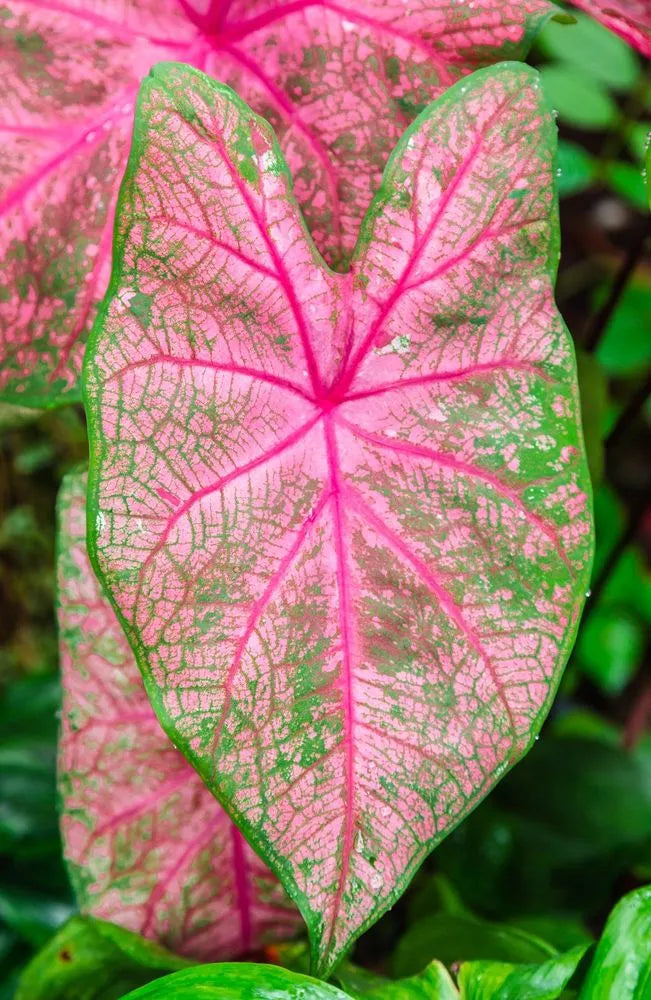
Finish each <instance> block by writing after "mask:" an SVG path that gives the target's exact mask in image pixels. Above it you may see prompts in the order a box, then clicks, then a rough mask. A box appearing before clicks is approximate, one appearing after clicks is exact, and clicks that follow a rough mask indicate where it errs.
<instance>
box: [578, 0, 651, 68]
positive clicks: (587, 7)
mask: <svg viewBox="0 0 651 1000" xmlns="http://www.w3.org/2000/svg"><path fill="white" fill-rule="evenodd" d="M572 3H573V4H574V6H575V7H580V8H581V10H584V11H586V13H588V14H592V16H593V17H594V18H595V19H596V20H597V21H601V23H602V24H604V25H605V26H606V27H607V28H610V30H611V31H614V32H615V34H617V35H620V36H621V37H622V38H623V39H624V40H625V41H627V42H628V44H629V45H632V46H633V48H634V49H637V50H638V51H639V52H641V53H642V55H644V56H646V57H647V58H651V0H572Z"/></svg>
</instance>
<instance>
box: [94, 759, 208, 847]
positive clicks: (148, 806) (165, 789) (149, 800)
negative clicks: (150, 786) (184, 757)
mask: <svg viewBox="0 0 651 1000" xmlns="http://www.w3.org/2000/svg"><path fill="white" fill-rule="evenodd" d="M187 782H188V772H187V770H186V769H185V768H184V769H183V771H182V773H181V774H177V775H176V776H175V777H174V778H170V780H169V781H165V782H164V783H163V784H162V785H159V786H158V788H157V789H156V791H154V792H151V793H150V794H149V795H146V796H145V797H144V798H142V799H141V800H140V801H139V802H137V803H136V804H135V805H133V806H129V808H128V809H123V810H122V812H119V813H116V814H115V815H113V816H111V818H110V819H108V820H107V821H106V823H102V825H101V826H98V827H97V829H96V830H94V831H93V837H92V838H91V839H92V840H96V839H97V838H98V837H103V836H104V835H105V834H106V833H110V831H111V830H114V829H115V828H116V827H117V826H122V825H123V824H124V823H128V822H129V820H132V819H135V818H136V817H137V816H141V815H142V814H143V813H145V812H151V811H152V810H153V808H154V806H155V805H156V804H157V803H158V802H160V801H161V800H162V799H164V798H166V797H167V796H168V795H172V794H173V793H174V792H175V791H177V790H178V789H179V788H181V787H182V786H183V785H186V784H187Z"/></svg>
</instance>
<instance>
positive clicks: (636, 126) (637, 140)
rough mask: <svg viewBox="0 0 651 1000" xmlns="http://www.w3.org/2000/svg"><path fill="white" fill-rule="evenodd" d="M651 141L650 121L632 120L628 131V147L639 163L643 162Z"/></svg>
mask: <svg viewBox="0 0 651 1000" xmlns="http://www.w3.org/2000/svg"><path fill="white" fill-rule="evenodd" d="M650 141H651V122H650V121H646V122H633V123H632V124H631V127H630V129H629V132H628V138H627V143H628V148H629V150H630V152H631V155H632V156H633V157H634V159H636V160H637V161H638V162H639V163H642V164H643V163H644V161H645V159H646V151H647V149H648V147H649V142H650Z"/></svg>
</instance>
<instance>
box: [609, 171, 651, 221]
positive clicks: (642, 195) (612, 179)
mask: <svg viewBox="0 0 651 1000" xmlns="http://www.w3.org/2000/svg"><path fill="white" fill-rule="evenodd" d="M603 176H604V178H605V180H606V181H607V183H608V184H609V185H610V187H611V188H612V189H613V191H614V192H615V193H616V194H618V195H620V197H622V198H624V199H625V200H626V201H628V202H629V204H631V205H633V207H634V208H636V209H637V210H638V211H640V212H646V211H647V207H648V206H647V193H646V185H645V183H644V177H643V176H642V170H641V169H640V167H639V166H637V165H636V164H634V163H625V162H624V161H623V160H615V161H613V162H612V163H606V164H604V166H603Z"/></svg>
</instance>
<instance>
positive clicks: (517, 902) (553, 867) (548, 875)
mask: <svg viewBox="0 0 651 1000" xmlns="http://www.w3.org/2000/svg"><path fill="white" fill-rule="evenodd" d="M565 721H566V717H565V716H562V717H559V722H558V723H555V724H554V727H553V729H552V731H551V734H550V733H548V735H546V736H544V737H543V738H542V739H541V740H540V741H539V743H538V745H537V746H535V747H534V748H533V750H532V751H531V752H530V754H529V755H528V757H527V758H526V760H525V761H523V763H522V764H521V765H519V767H517V768H514V770H513V771H512V772H511V773H510V774H509V775H507V777H506V778H505V779H504V781H503V782H502V784H501V785H500V786H499V787H498V788H497V789H496V791H495V792H494V793H493V795H492V796H491V798H490V800H489V801H488V802H486V803H484V804H482V805H481V806H480V807H479V808H478V809H477V810H476V811H475V813H473V815H472V816H470V817H469V818H468V819H467V820H466V821H465V822H464V823H463V824H462V825H461V826H460V827H459V828H458V830H456V831H455V832H454V833H453V834H452V835H451V837H449V838H448V840H447V841H446V842H445V843H443V844H442V845H441V846H440V847H439V848H438V850H437V853H436V864H437V868H438V869H439V871H442V872H444V873H445V874H446V875H447V876H448V877H449V878H451V879H452V880H453V881H454V884H455V885H456V886H457V887H458V888H459V890H460V891H461V893H462V896H463V898H464V900H465V901H466V903H468V904H469V905H470V906H472V907H473V908H475V909H477V910H478V911H479V912H482V913H484V914H485V915H487V916H490V917H492V918H493V919H497V920H504V919H505V918H508V919H509V920H510V921H513V922H514V923H519V920H520V919H521V918H522V917H523V915H525V914H530V915H539V914H541V913H544V912H546V913H553V912H558V913H562V914H566V915H568V916H569V915H572V914H575V915H577V916H578V915H581V916H582V918H583V919H584V920H585V919H589V920H593V919H596V920H600V919H602V918H603V913H604V912H605V911H606V910H607V908H608V907H609V906H610V905H612V899H613V892H614V891H616V887H617V885H619V884H621V880H622V878H624V877H626V873H627V872H630V870H631V867H632V866H635V865H636V864H637V863H639V862H641V861H643V860H644V859H645V858H648V857H651V762H650V761H649V759H648V758H647V757H645V756H644V755H642V753H641V752H640V750H637V751H636V752H634V753H631V752H628V751H626V750H624V749H623V748H622V746H621V732H617V730H615V731H614V733H612V734H611V728H612V727H611V728H607V729H606V731H605V732H604V731H601V732H600V731H598V725H599V720H598V719H596V720H594V721H592V722H590V724H589V725H579V722H580V720H578V719H576V717H574V718H571V717H570V716H568V717H567V722H568V724H570V723H571V725H568V728H567V730H566V732H567V735H565V736H560V735H559V736H558V737H557V736H555V735H554V734H553V731H554V729H555V728H558V729H559V730H560V728H561V723H563V726H564V725H565ZM577 734H581V738H578V735H577ZM590 734H592V735H590ZM597 873H598V875H597ZM544 936H545V935H543V937H544ZM550 940H551V939H550ZM552 943H555V942H553V941H552ZM427 957H428V956H426V955H425V956H423V961H425V959H426V958H427Z"/></svg>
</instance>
